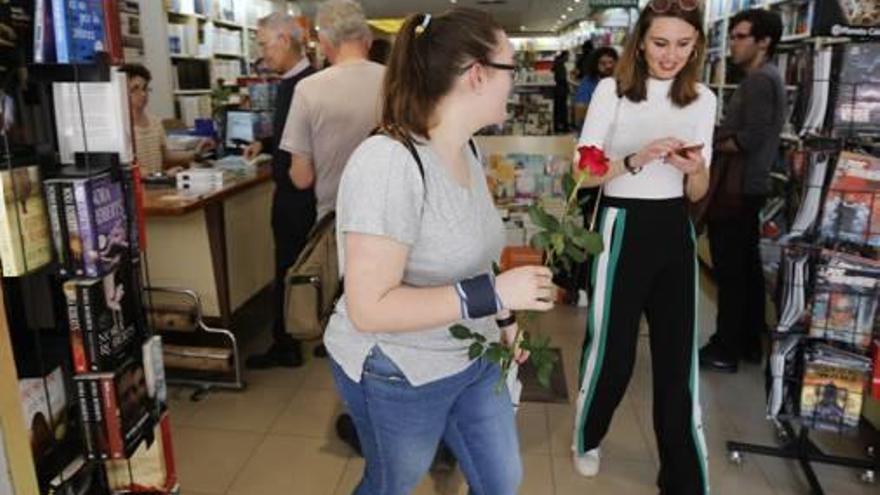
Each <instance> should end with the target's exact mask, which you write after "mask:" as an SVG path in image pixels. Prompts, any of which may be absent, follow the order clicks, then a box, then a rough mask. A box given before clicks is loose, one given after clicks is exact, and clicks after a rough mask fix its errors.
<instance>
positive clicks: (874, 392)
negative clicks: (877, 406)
mask: <svg viewBox="0 0 880 495" xmlns="http://www.w3.org/2000/svg"><path fill="white" fill-rule="evenodd" d="M871 347H872V349H873V351H872V353H871V355H872V356H874V357H873V360H872V361H873V363H874V364H873V370H874V376H873V378H872V379H871V397H873V398H875V399H877V400H880V334H878V336H877V338H875V339H874V343H873V344H872V346H871Z"/></svg>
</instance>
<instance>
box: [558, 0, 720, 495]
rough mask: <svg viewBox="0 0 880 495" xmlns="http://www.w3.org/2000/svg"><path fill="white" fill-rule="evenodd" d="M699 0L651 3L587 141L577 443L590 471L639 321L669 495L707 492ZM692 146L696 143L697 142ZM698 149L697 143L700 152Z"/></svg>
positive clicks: (581, 462) (708, 135)
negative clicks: (646, 335) (600, 247)
mask: <svg viewBox="0 0 880 495" xmlns="http://www.w3.org/2000/svg"><path fill="white" fill-rule="evenodd" d="M702 23H703V16H702V13H701V12H700V9H699V5H698V0H651V2H649V3H648V5H647V6H646V7H645V9H644V10H643V11H642V13H641V16H640V18H639V20H638V23H637V24H636V27H635V30H634V32H633V34H632V35H631V37H630V39H629V41H628V43H627V45H626V47H625V49H624V52H623V55H622V56H621V59H620V62H619V64H618V65H617V69H616V72H615V75H614V77H611V78H607V79H604V80H602V81H601V82H600V83H599V85H598V87H597V88H596V92H595V94H594V96H593V99H592V102H591V103H590V109H589V113H588V114H587V117H586V121H585V123H584V128H583V131H582V133H581V137H580V141H579V146H592V147H595V148H599V149H601V150H603V151H604V153H605V155H606V156H607V158H608V159H609V160H610V170H609V171H608V172H607V173H606V174H605V175H604V176H601V177H591V178H590V179H589V180H587V181H586V185H587V186H596V185H602V186H603V187H604V188H605V189H604V194H605V197H604V198H603V201H602V204H601V214H600V216H599V218H600V222H599V227H598V228H599V232H600V233H601V235H602V236H603V239H604V245H605V250H604V252H603V253H602V254H601V255H599V256H597V257H596V259H595V260H594V262H593V275H592V278H591V279H592V282H593V288H592V290H593V293H592V298H591V302H592V305H591V308H590V311H589V315H588V323H587V329H588V335H587V338H586V339H585V346H584V350H583V357H582V359H581V369H580V377H581V379H580V386H579V389H580V393H579V394H578V399H577V415H576V418H575V431H574V440H573V444H572V450H573V451H574V462H575V467H576V469H577V470H578V471H579V472H580V473H581V474H583V475H585V476H594V475H595V474H596V473H597V472H598V469H599V444H600V443H601V441H602V439H603V437H604V436H605V434H606V433H607V431H608V426H609V424H610V423H611V419H612V416H613V414H614V411H615V409H616V408H617V406H618V404H620V401H621V399H622V398H623V394H624V392H625V391H626V387H627V384H628V382H629V379H630V376H631V374H632V369H633V364H634V360H635V353H636V344H637V340H638V333H639V321H640V318H641V315H642V313H644V314H645V316H646V317H647V320H648V325H649V327H650V346H651V364H652V374H653V384H654V431H655V432H656V435H657V445H658V448H659V451H660V452H659V457H660V475H659V477H658V484H659V486H660V493H661V494H667V493H668V494H685V493H686V494H689V495H699V494H704V493H707V492H708V490H709V483H708V477H707V476H708V473H707V466H706V447H705V441H704V437H703V432H702V425H701V419H700V404H699V386H698V384H697V342H696V338H697V331H696V321H695V314H696V302H697V301H696V300H697V290H698V289H697V276H698V273H697V268H696V255H695V248H694V246H695V238H694V231H693V227H692V226H691V223H690V220H689V218H688V215H687V210H686V203H687V201H688V200H690V201H696V200H698V199H700V198H701V197H702V196H703V195H704V194H705V193H706V190H707V188H708V183H709V161H710V158H711V156H712V155H711V149H710V148H711V144H712V131H713V124H714V120H715V96H714V95H713V94H712V93H711V92H710V91H709V90H708V89H707V88H706V87H705V86H703V85H702V84H700V83H699V82H698V81H699V77H700V74H701V67H702V63H703V55H704V51H705V46H706V39H705V35H704V33H703V31H702ZM691 145H693V146H691ZM698 146H701V148H699V149H697V147H698Z"/></svg>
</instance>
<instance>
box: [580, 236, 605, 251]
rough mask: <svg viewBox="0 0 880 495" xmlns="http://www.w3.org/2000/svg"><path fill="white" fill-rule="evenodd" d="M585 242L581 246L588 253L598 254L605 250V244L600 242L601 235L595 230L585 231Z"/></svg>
mask: <svg viewBox="0 0 880 495" xmlns="http://www.w3.org/2000/svg"><path fill="white" fill-rule="evenodd" d="M587 234H588V235H587V237H586V242H585V245H584V246H583V247H584V248H585V249H586V250H587V253H589V254H599V253H601V252H602V251H604V250H605V244H604V243H603V242H602V236H601V235H599V234H598V233H597V232H587Z"/></svg>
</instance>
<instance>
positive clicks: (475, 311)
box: [455, 273, 502, 320]
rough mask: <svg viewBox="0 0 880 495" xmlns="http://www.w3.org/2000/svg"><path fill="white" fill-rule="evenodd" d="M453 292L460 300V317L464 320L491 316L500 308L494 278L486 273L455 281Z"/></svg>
mask: <svg viewBox="0 0 880 495" xmlns="http://www.w3.org/2000/svg"><path fill="white" fill-rule="evenodd" d="M455 292H456V293H457V294H458V298H459V300H460V302H461V317H462V318H463V319H465V320H474V319H477V318H483V317H485V316H491V315H494V314H496V313H498V312H499V311H501V309H502V305H501V300H500V299H499V298H498V294H497V293H496V292H495V280H494V278H493V277H492V275H490V274H488V273H484V274H482V275H477V276H476V277H473V278H469V279H466V280H462V281H461V282H458V283H456V284H455Z"/></svg>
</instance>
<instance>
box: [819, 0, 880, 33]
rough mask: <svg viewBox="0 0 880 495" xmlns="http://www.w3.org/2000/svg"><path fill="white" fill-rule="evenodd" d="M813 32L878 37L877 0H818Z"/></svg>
mask: <svg viewBox="0 0 880 495" xmlns="http://www.w3.org/2000/svg"><path fill="white" fill-rule="evenodd" d="M809 3H810V4H815V8H816V21H815V26H814V33H815V34H816V35H819V36H848V37H853V38H869V39H880V31H878V30H877V29H875V28H876V27H877V25H878V24H880V10H878V7H877V0H818V1H815V2H809Z"/></svg>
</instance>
